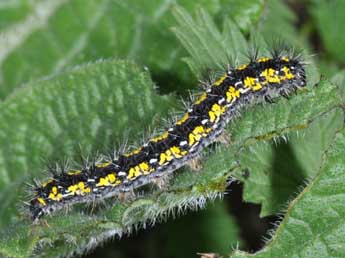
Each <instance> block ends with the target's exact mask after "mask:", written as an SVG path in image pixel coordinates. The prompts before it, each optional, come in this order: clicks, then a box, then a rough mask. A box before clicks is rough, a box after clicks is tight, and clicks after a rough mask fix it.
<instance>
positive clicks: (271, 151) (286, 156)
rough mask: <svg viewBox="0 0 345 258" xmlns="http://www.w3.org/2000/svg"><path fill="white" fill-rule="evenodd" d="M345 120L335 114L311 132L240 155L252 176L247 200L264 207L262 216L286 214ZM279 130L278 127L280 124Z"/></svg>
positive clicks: (247, 185) (314, 124)
mask: <svg viewBox="0 0 345 258" xmlns="http://www.w3.org/2000/svg"><path fill="white" fill-rule="evenodd" d="M295 108H297V107H296V106H292V109H291V110H290V111H288V112H287V115H288V116H291V113H290V112H294V109H295ZM285 117H287V116H285ZM343 118H344V117H343V113H342V112H341V111H339V110H336V111H332V112H330V113H329V114H327V115H324V116H322V117H320V118H317V119H315V120H314V119H313V120H312V121H311V124H310V126H309V128H308V129H306V130H304V131H303V132H301V133H297V134H291V135H286V136H283V138H282V139H277V140H276V141H275V142H271V143H268V144H259V145H254V146H250V147H249V148H247V149H246V150H245V151H243V152H241V153H240V154H239V158H240V162H241V168H242V169H243V170H246V171H247V172H249V173H250V176H249V178H246V179H243V180H244V182H245V190H244V199H245V200H246V201H250V202H255V203H261V204H262V209H261V216H267V215H270V214H274V213H279V212H281V211H282V210H284V209H285V206H286V204H287V202H288V201H289V200H290V199H291V197H292V196H293V195H294V193H295V192H296V191H297V189H299V188H300V187H303V186H304V184H305V182H306V180H307V179H308V178H313V177H314V176H315V174H316V173H317V171H318V168H319V167H320V165H321V160H322V155H323V153H324V151H325V150H326V149H327V148H328V147H329V145H330V144H331V143H332V141H333V138H334V135H335V133H336V132H337V131H338V130H339V129H340V128H341V127H342V120H343ZM276 126H277V127H279V121H277V122H276ZM285 141H287V142H285ZM287 161H288V162H287ZM238 175H239V176H240V177H241V174H240V173H238ZM241 178H242V177H241Z"/></svg>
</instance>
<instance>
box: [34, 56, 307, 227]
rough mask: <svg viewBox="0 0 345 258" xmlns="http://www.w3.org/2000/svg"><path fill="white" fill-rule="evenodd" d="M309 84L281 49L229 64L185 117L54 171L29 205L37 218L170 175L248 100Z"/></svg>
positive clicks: (301, 67) (297, 59) (210, 140)
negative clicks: (97, 157)
mask: <svg viewBox="0 0 345 258" xmlns="http://www.w3.org/2000/svg"><path fill="white" fill-rule="evenodd" d="M305 85H306V77H305V70H304V63H303V62H302V60H301V58H300V57H293V56H290V57H288V56H283V55H281V54H277V53H276V54H273V55H272V57H262V58H258V59H257V58H254V59H253V60H251V61H250V62H249V63H248V64H245V65H241V66H239V67H237V68H234V69H228V70H227V71H226V72H225V73H224V74H223V75H222V76H221V77H219V78H218V79H217V80H215V81H214V82H212V83H210V85H209V87H208V88H207V90H206V91H205V92H203V93H202V94H201V95H200V97H199V98H198V99H197V100H196V101H195V102H194V103H192V105H191V106H190V108H189V109H188V110H187V112H186V113H185V114H184V115H183V116H182V117H181V119H180V120H178V121H176V122H175V123H174V124H173V125H171V127H169V128H168V129H167V130H166V131H164V132H163V133H162V134H160V135H158V136H156V137H154V138H151V139H149V140H148V141H147V142H146V143H145V144H143V145H142V146H141V147H139V148H138V149H136V150H134V151H132V152H130V153H124V154H120V155H118V157H114V158H112V159H110V160H105V161H103V162H102V163H93V164H90V165H88V166H86V167H84V168H83V169H81V170H69V171H66V172H63V173H58V174H55V175H53V176H52V178H50V179H48V180H47V181H46V182H44V183H41V184H38V185H36V187H34V189H33V192H34V197H33V198H32V199H31V200H30V208H29V209H30V213H31V216H32V219H33V220H34V221H36V220H37V219H39V218H40V217H41V216H43V215H44V214H49V213H51V212H53V211H55V210H58V209H61V208H63V207H64V206H66V205H69V204H73V203H84V202H91V201H95V200H99V199H103V198H108V197H111V196H117V195H119V194H120V193H123V192H127V191H130V190H132V189H135V188H137V187H140V186H142V185H145V184H148V183H150V182H152V181H154V180H155V179H157V178H161V177H163V176H165V175H168V174H171V173H172V172H173V171H175V170H177V169H178V168H180V167H181V166H184V165H185V164H186V163H187V162H189V161H191V160H192V159H194V158H195V157H196V156H197V155H198V154H199V153H200V152H201V150H202V149H203V148H204V147H206V146H208V145H209V144H211V143H213V142H215V141H216V140H217V138H219V136H220V135H221V134H222V132H223V129H224V127H225V126H226V125H227V123H228V122H229V121H230V120H232V119H234V117H235V116H236V115H237V114H238V113H239V112H241V111H242V110H243V109H245V108H246V107H247V106H248V105H251V104H253V103H255V102H258V101H262V100H266V101H268V102H271V101H272V98H273V97H275V96H278V95H281V96H284V97H287V96H288V95H289V94H290V93H291V92H294V91H296V90H297V89H298V88H301V87H304V86H305Z"/></svg>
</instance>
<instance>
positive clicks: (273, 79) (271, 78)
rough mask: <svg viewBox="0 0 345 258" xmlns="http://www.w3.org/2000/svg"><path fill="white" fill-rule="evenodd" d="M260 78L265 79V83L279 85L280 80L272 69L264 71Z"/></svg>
mask: <svg viewBox="0 0 345 258" xmlns="http://www.w3.org/2000/svg"><path fill="white" fill-rule="evenodd" d="M261 76H264V77H265V79H266V83H280V78H279V76H277V75H276V70H274V69H272V68H268V69H265V70H264V71H263V72H262V73H261ZM266 83H265V84H266Z"/></svg>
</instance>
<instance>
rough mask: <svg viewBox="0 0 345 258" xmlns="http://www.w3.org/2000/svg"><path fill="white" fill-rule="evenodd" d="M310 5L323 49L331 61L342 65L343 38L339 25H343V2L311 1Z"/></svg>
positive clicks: (344, 58)
mask: <svg viewBox="0 0 345 258" xmlns="http://www.w3.org/2000/svg"><path fill="white" fill-rule="evenodd" d="M312 3H313V4H312V6H311V8H310V9H311V14H312V16H313V19H314V23H315V26H316V29H317V32H318V33H319V34H320V37H321V40H322V43H323V47H324V48H325V50H326V52H327V54H328V55H330V57H331V58H332V59H334V60H335V61H338V62H342V63H344V60H345V36H344V33H343V30H342V26H341V24H344V23H345V16H344V13H343V10H344V9H345V2H344V1H341V0H335V1H320V0H313V1H312Z"/></svg>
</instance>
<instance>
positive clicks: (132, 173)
mask: <svg viewBox="0 0 345 258" xmlns="http://www.w3.org/2000/svg"><path fill="white" fill-rule="evenodd" d="M153 171H154V169H153V168H151V167H150V166H149V164H148V163H147V162H141V163H140V164H139V165H136V166H134V167H132V168H130V169H129V171H128V176H127V179H130V180H134V179H135V178H137V177H138V176H141V175H142V174H144V175H148V174H150V173H151V172H153Z"/></svg>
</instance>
